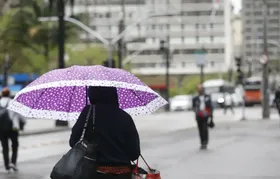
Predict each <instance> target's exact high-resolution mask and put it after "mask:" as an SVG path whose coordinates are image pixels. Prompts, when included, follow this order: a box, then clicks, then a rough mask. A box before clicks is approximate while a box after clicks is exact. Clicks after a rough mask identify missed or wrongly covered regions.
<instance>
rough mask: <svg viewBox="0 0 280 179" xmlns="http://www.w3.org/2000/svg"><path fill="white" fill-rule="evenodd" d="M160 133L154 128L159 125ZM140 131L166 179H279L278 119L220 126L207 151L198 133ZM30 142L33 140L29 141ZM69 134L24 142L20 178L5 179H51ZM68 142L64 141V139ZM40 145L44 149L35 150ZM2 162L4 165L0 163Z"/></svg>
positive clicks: (145, 149) (152, 160)
mask: <svg viewBox="0 0 280 179" xmlns="http://www.w3.org/2000/svg"><path fill="white" fill-rule="evenodd" d="M155 128H156V126H155ZM144 134H145V132H144V131H142V134H141V135H142V137H141V145H142V153H143V155H144V157H145V158H146V159H147V161H148V162H149V163H150V165H151V166H152V167H153V168H157V169H159V170H160V171H161V172H162V178H163V179H174V178H182V179H188V178H191V179H206V178H207V179H225V178H226V179H276V178H277V179H278V178H280V170H279V166H280V153H279V149H280V128H279V122H278V121H277V120H269V121H264V120H263V121H246V122H235V123H218V124H217V127H216V128H215V129H214V130H211V135H210V137H211V138H210V144H209V149H208V150H206V151H200V150H199V140H198V137H197V131H196V129H183V130H174V131H170V132H168V133H165V134H160V135H153V136H152V137H148V135H147V134H146V135H144ZM30 137H31V136H30ZM68 137H69V133H68V132H62V133H57V134H46V135H42V136H38V137H37V138H27V137H26V138H22V141H21V143H22V145H23V144H26V143H28V142H29V143H30V146H32V145H33V147H29V148H28V147H26V148H23V147H22V148H21V152H20V158H19V169H20V171H19V173H14V174H5V173H4V170H0V178H1V179H47V178H49V174H50V171H51V169H52V167H53V165H54V164H55V163H56V162H57V160H58V159H59V158H60V157H61V155H62V154H63V153H65V152H66V151H67V150H68V146H67V140H68ZM62 139H64V140H62ZM38 142H41V145H37V147H36V146H35V144H36V143H38ZM0 162H1V163H2V161H0Z"/></svg>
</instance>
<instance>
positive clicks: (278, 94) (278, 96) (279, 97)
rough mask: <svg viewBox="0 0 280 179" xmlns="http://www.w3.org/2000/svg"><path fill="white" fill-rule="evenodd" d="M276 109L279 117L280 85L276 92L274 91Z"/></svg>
mask: <svg viewBox="0 0 280 179" xmlns="http://www.w3.org/2000/svg"><path fill="white" fill-rule="evenodd" d="M274 102H275V105H276V108H277V110H278V113H279V115H280V85H279V86H278V88H277V90H276V91H275V99H274Z"/></svg>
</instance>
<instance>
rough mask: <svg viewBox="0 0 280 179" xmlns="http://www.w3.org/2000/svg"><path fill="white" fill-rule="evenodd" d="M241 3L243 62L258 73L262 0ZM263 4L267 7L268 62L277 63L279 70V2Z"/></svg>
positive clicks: (273, 1)
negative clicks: (250, 64)
mask: <svg viewBox="0 0 280 179" xmlns="http://www.w3.org/2000/svg"><path fill="white" fill-rule="evenodd" d="M242 2H243V10H242V21H243V39H244V48H243V49H244V60H245V62H252V68H253V70H254V71H255V72H258V71H260V70H261V65H260V63H259V59H260V57H261V55H262V54H263V37H264V36H263V30H264V28H263V24H264V14H263V13H264V12H263V8H264V4H263V0H243V1H242ZM265 3H267V5H268V7H269V9H268V12H267V13H268V15H267V40H268V56H269V60H271V61H272V62H273V61H274V62H275V63H278V65H277V66H278V68H279V55H280V13H279V12H280V1H279V0H265ZM245 64H246V63H245ZM271 64H274V63H271ZM274 66H275V65H274Z"/></svg>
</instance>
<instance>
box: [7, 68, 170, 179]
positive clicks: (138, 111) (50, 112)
mask: <svg viewBox="0 0 280 179" xmlns="http://www.w3.org/2000/svg"><path fill="white" fill-rule="evenodd" d="M88 98H89V100H90V103H91V104H90V105H88ZM166 104H167V101H166V100H165V99H164V98H163V97H161V96H160V95H159V94H158V93H157V92H155V91H153V90H152V89H151V88H150V87H149V86H147V85H146V84H145V83H143V82H142V81H141V80H140V79H138V78H137V77H136V76H135V75H133V74H131V73H129V72H127V71H125V70H122V69H115V68H107V67H104V66H100V65H94V66H78V65H74V66H71V67H69V68H65V69H56V70H52V71H50V72H47V73H45V74H43V75H42V76H41V77H39V78H37V79H36V80H34V81H33V82H32V83H30V84H29V85H28V86H26V87H25V88H24V89H22V90H21V91H19V92H18V93H17V95H16V96H15V98H14V100H13V102H12V104H11V105H10V106H9V109H11V110H13V111H15V112H18V113H20V114H21V115H23V116H24V117H29V118H40V119H53V120H57V119H59V120H64V121H72V120H77V119H78V120H77V122H76V124H75V126H74V127H73V129H72V134H71V137H70V140H69V143H70V146H71V149H70V150H69V151H68V152H67V153H66V154H65V155H63V157H62V158H61V159H60V160H59V161H58V162H57V163H56V164H55V166H54V167H53V170H52V172H51V175H50V177H51V178H52V179H64V178H83V179H92V178H103V179H105V178H120V179H126V178H127V179H128V178H131V173H134V170H133V171H132V169H131V168H130V167H131V161H133V160H135V159H137V158H138V157H139V155H140V144H139V136H138V132H137V130H136V127H135V124H134V122H133V120H132V118H131V117H130V115H131V116H138V115H146V114H151V113H153V112H154V111H156V110H157V109H159V108H161V107H163V106H164V105H166ZM91 127H92V128H91ZM91 138H93V139H92V140H91ZM88 140H90V141H88ZM132 168H133V167H132ZM136 168H137V167H136Z"/></svg>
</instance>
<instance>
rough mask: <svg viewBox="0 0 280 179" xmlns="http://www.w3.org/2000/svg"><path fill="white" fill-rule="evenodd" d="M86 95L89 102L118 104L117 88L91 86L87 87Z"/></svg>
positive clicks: (94, 103)
mask: <svg viewBox="0 0 280 179" xmlns="http://www.w3.org/2000/svg"><path fill="white" fill-rule="evenodd" d="M88 97H89V101H90V103H91V104H93V105H96V104H113V105H117V106H119V99H118V93H117V88H115V87H95V86H94V87H93V86H90V87H89V88H88Z"/></svg>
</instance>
